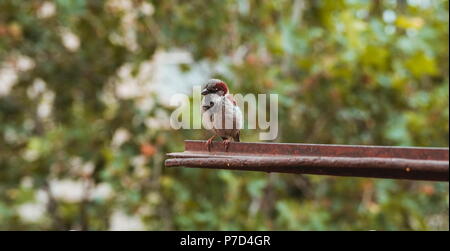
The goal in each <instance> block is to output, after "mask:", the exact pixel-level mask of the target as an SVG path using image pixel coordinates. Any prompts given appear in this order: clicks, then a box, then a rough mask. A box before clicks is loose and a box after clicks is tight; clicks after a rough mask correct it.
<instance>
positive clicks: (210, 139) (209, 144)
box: [206, 136, 215, 152]
mask: <svg viewBox="0 0 450 251" xmlns="http://www.w3.org/2000/svg"><path fill="white" fill-rule="evenodd" d="M214 138H215V136H213V137H211V138H209V139H208V140H207V141H206V148H208V152H211V145H212V141H213V139H214Z"/></svg>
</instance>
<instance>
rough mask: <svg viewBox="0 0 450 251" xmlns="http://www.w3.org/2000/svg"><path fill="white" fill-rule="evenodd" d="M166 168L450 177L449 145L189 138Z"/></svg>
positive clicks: (394, 177)
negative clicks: (208, 141)
mask: <svg viewBox="0 0 450 251" xmlns="http://www.w3.org/2000/svg"><path fill="white" fill-rule="evenodd" d="M167 155H168V156H169V159H167V160H166V162H165V165H166V167H176V166H184V167H197V168H213V169H231V170H247V171H263V172H280V173H298V174H319V175H334V176H352V177H370V178H390V179H409V180H429V181H448V180H449V178H448V173H449V149H448V148H437V147H395V146H361V145H319V144H288V143H244V142H240V143H234V142H233V143H231V144H230V145H229V148H228V149H227V150H225V147H224V145H223V144H222V142H213V143H212V145H211V149H210V151H208V149H207V147H206V141H193V140H187V141H185V151H184V152H182V153H169V154H167Z"/></svg>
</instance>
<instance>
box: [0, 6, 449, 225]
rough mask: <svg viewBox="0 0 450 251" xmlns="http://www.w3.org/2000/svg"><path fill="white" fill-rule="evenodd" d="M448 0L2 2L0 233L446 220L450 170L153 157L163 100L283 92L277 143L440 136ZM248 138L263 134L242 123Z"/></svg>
mask: <svg viewBox="0 0 450 251" xmlns="http://www.w3.org/2000/svg"><path fill="white" fill-rule="evenodd" d="M448 18H449V13H448V1H444V0H408V1H407V0H386V1H382V0H374V1H370V0H360V1H357V0H336V1H324V0H322V1H320V0H311V1H308V0H293V1H288V0H279V1H256V0H242V1H237V0H234V1H233V0H228V1H218V0H212V1H180V0H165V1H147V0H146V1H144V0H108V1H98V0H56V1H40V0H28V1H23V0H1V1H0V230H25V229H28V230H67V229H74V230H86V229H88V230H141V229H144V230H448V229H449V222H448V220H449V218H448V213H449V186H448V183H433V182H416V181H414V182H413V181H395V180H388V179H386V180H384V179H364V178H337V177H325V176H313V175H287V174H270V175H269V174H266V173H257V172H239V171H227V170H201V169H187V168H171V169H165V168H163V163H164V159H165V156H164V155H165V153H167V152H174V151H182V150H183V147H184V146H183V140H184V139H206V138H207V137H208V136H210V134H209V133H208V132H205V131H200V130H179V131H176V130H171V129H170V128H169V127H168V123H169V121H168V117H169V115H170V112H171V111H172V110H173V107H170V106H169V99H170V97H171V95H172V94H174V93H177V92H183V93H190V91H191V87H192V86H193V85H195V84H197V85H198V84H204V83H205V81H206V80H207V79H208V78H211V77H216V78H222V79H224V80H225V81H226V82H228V83H229V85H230V87H231V89H232V90H233V93H243V94H246V93H277V94H279V95H280V96H279V97H280V98H279V101H280V103H279V114H280V117H279V125H280V132H279V137H278V139H277V142H301V143H322V144H330V143H334V144H373V145H399V146H435V147H448V145H449V139H448V136H449V110H448V108H449V96H448V95H449V94H448V89H449V67H448V60H449V57H448V56H449V54H448ZM241 139H242V140H243V141H258V131H254V130H244V131H243V132H242V133H241Z"/></svg>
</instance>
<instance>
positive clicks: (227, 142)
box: [223, 139, 230, 152]
mask: <svg viewBox="0 0 450 251" xmlns="http://www.w3.org/2000/svg"><path fill="white" fill-rule="evenodd" d="M223 145H224V147H225V152H228V148H229V147H230V140H229V139H224V140H223Z"/></svg>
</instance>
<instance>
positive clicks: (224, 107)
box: [202, 79, 243, 151]
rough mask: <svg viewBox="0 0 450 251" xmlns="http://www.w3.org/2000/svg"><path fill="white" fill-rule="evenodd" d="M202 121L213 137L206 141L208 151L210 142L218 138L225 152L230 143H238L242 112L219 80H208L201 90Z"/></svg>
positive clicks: (223, 83) (225, 86) (226, 87)
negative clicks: (221, 141) (220, 139)
mask: <svg viewBox="0 0 450 251" xmlns="http://www.w3.org/2000/svg"><path fill="white" fill-rule="evenodd" d="M202 95H203V96H204V98H203V101H202V119H203V121H204V123H205V126H206V127H207V128H208V129H210V130H211V131H212V132H213V133H214V135H213V136H212V137H211V138H209V139H208V140H207V141H206V146H207V148H208V151H210V149H211V144H212V140H213V139H214V138H215V137H217V136H219V137H221V138H222V140H223V143H224V146H225V151H227V150H228V147H229V144H230V142H239V141H240V140H239V136H240V129H241V128H242V124H243V121H242V112H241V109H240V108H239V106H237V103H236V100H235V99H234V98H233V96H232V95H230V94H229V92H228V86H227V84H226V83H225V82H224V81H222V80H220V79H210V80H208V82H207V83H206V85H205V87H204V88H203V90H202Z"/></svg>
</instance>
